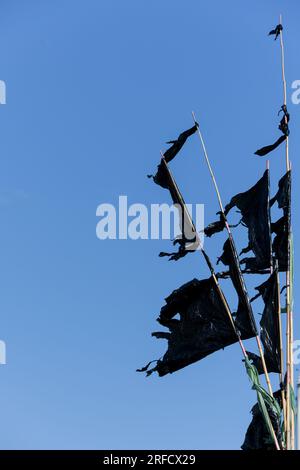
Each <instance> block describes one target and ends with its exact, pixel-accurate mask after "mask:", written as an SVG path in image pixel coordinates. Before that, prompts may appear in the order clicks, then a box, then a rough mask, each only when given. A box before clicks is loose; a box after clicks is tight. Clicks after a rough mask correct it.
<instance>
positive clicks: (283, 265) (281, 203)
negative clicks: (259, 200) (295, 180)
mask: <svg viewBox="0 0 300 470" xmlns="http://www.w3.org/2000/svg"><path fill="white" fill-rule="evenodd" d="M291 182H292V174H291V171H288V172H287V173H286V174H285V175H284V176H283V177H282V178H281V179H280V180H279V183H278V191H277V193H276V195H275V196H274V197H273V198H272V199H271V201H270V204H271V206H272V205H273V204H274V203H275V202H276V201H277V203H278V207H279V209H282V210H283V216H282V217H281V218H280V219H279V220H277V221H276V222H274V223H272V224H271V230H272V232H273V233H275V237H274V240H273V244H272V250H273V253H274V255H275V257H276V258H277V260H278V266H279V271H288V270H289V265H290V246H289V234H290V227H291Z"/></svg>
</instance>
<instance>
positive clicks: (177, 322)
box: [140, 277, 238, 376]
mask: <svg viewBox="0 0 300 470" xmlns="http://www.w3.org/2000/svg"><path fill="white" fill-rule="evenodd" d="M177 314H179V319H177V318H174V317H175V316H176V315H177ZM158 322H159V323H160V324H161V325H163V326H165V327H167V328H168V329H169V332H167V333H165V332H154V333H152V336H154V337H156V338H166V339H167V340H168V350H167V352H166V353H165V355H164V356H163V358H162V359H160V360H158V361H157V364H156V366H155V367H154V368H152V369H151V370H148V372H147V375H150V374H151V373H152V372H154V371H156V372H157V373H158V375H159V376H164V375H166V374H169V373H172V372H175V371H177V370H179V369H182V368H183V367H186V366H188V365H190V364H193V363H194V362H197V361H199V360H201V359H203V358H204V357H206V356H208V355H209V354H212V353H213V352H215V351H218V350H219V349H222V348H225V347H226V346H229V345H231V344H233V343H235V342H237V340H238V338H237V335H236V333H235V331H234V328H233V325H232V323H231V321H230V318H229V316H228V311H227V310H226V306H225V303H224V299H223V298H222V296H221V295H220V291H219V290H218V287H217V284H216V281H215V279H214V278H213V277H210V278H208V279H203V280H197V279H193V280H192V281H190V282H188V283H186V284H184V285H183V286H181V287H180V288H179V289H176V290H175V291H173V292H172V294H171V295H169V297H167V298H166V305H165V306H163V307H162V309H161V311H160V316H159V318H158ZM146 367H147V366H146ZM140 371H145V368H143V369H140Z"/></svg>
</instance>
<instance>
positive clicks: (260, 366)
mask: <svg viewBox="0 0 300 470" xmlns="http://www.w3.org/2000/svg"><path fill="white" fill-rule="evenodd" d="M247 355H248V358H249V359H250V361H251V362H252V364H253V365H254V366H255V367H256V369H257V372H258V373H259V375H261V374H264V368H263V363H262V360H261V357H260V356H258V355H257V354H255V353H253V352H250V351H247ZM243 361H244V359H243ZM265 363H266V367H267V369H268V372H269V373H270V372H274V373H278V367H277V366H275V367H274V364H273V361H271V362H269V361H268V359H267V357H265Z"/></svg>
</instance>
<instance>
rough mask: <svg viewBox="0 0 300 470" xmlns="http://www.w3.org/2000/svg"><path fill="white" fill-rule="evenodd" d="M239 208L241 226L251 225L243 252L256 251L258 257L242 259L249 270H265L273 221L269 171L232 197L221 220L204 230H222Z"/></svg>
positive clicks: (246, 269) (256, 271) (269, 254)
mask: <svg viewBox="0 0 300 470" xmlns="http://www.w3.org/2000/svg"><path fill="white" fill-rule="evenodd" d="M233 207H237V208H238V209H239V211H240V212H241V215H242V218H241V221H240V222H241V223H242V225H244V226H246V227H247V228H248V240H249V243H248V246H247V247H246V248H244V249H243V250H242V253H241V254H244V253H248V252H249V251H250V250H252V251H253V253H254V255H255V257H250V258H249V257H247V258H244V259H242V260H241V264H245V271H246V272H248V273H260V272H262V273H264V272H265V270H267V269H270V265H271V222H270V205H269V170H266V171H265V172H264V175H263V176H262V178H261V179H260V180H259V181H258V182H257V183H256V184H255V185H254V186H252V188H250V189H249V190H248V191H245V192H243V193H239V194H237V195H236V196H233V197H232V199H231V201H230V203H229V204H227V206H226V207H225V210H224V215H222V214H221V215H220V220H218V221H216V222H213V223H212V224H210V225H208V226H207V227H206V228H205V229H204V233H205V234H206V235H207V236H211V235H213V234H214V233H216V232H220V231H222V230H223V228H224V227H225V217H226V216H227V214H228V212H229V211H230V210H231V209H232V208H233Z"/></svg>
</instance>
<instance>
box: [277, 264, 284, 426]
mask: <svg viewBox="0 0 300 470" xmlns="http://www.w3.org/2000/svg"><path fill="white" fill-rule="evenodd" d="M276 275H277V298H278V305H277V307H278V311H277V315H278V326H279V344H280V374H279V381H280V387H281V399H282V411H283V420H284V432H285V433H286V401H285V394H284V389H283V388H282V385H283V382H284V377H283V371H284V355H283V341H282V324H281V305H280V281H279V273H278V270H277V274H276Z"/></svg>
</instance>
